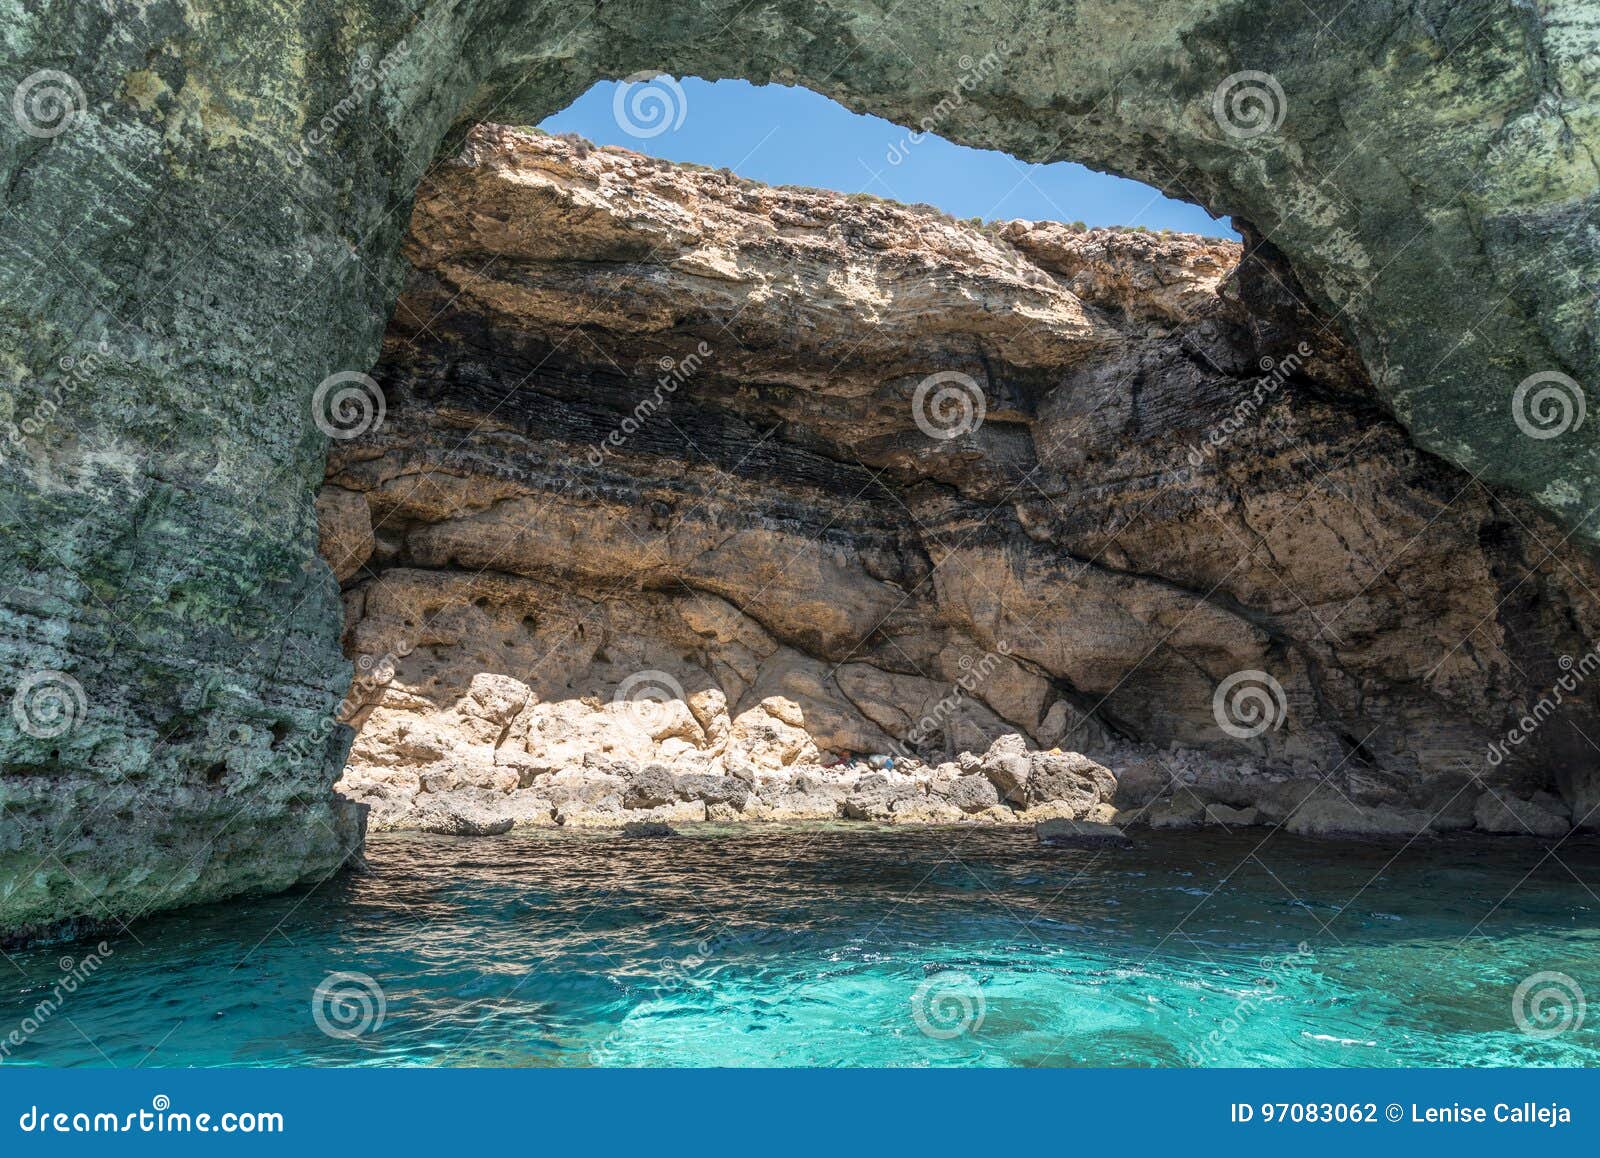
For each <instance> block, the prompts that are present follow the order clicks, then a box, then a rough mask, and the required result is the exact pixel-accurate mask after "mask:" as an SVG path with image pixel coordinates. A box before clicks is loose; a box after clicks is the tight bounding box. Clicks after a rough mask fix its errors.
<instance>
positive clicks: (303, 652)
mask: <svg viewBox="0 0 1600 1158" xmlns="http://www.w3.org/2000/svg"><path fill="white" fill-rule="evenodd" d="M1318 7H1319V8H1326V9H1327V11H1326V12H1319V11H1313V9H1312V8H1311V7H1310V6H1307V5H1278V4H1274V3H1266V2H1264V0H1240V2H1233V3H1219V2H1212V0H1156V2H1153V3H1148V4H1140V5H1123V4H1113V3H1101V2H1092V3H1091V2H1082V3H1076V4H1068V5H1063V6H1060V7H1051V8H1048V9H1037V8H1021V7H1019V8H1013V7H1012V6H1010V5H1008V4H993V5H983V6H976V7H974V6H965V7H960V6H951V5H948V4H940V3H930V4H921V5H900V6H894V7H890V8H887V9H879V8H878V7H876V6H872V5H867V4H856V5H819V4H814V3H802V2H798V0H788V2H779V3H764V4H756V5H751V4H748V3H744V2H741V0H705V2H702V3H697V4H664V3H660V2H647V0H607V2H605V3H598V2H597V3H594V4H593V5H587V4H586V5H582V6H578V7H574V6H571V5H564V4H539V3H527V2H519V0H476V2H473V0H465V2H462V0H443V2H440V0H433V2H429V3H424V4H421V5H418V6H417V7H416V8H415V9H414V10H413V11H411V12H409V13H408V12H403V11H400V10H398V8H397V7H396V6H390V5H386V4H376V3H372V4H367V3H354V2H351V3H342V4H333V3H325V4H318V5H312V6H309V7H307V6H303V5H290V4H287V3H279V2H270V3H266V2H264V3H261V4H258V5H255V6H252V7H250V8H248V9H238V10H234V11H231V12H227V13H223V12H209V13H204V14H201V13H197V12H196V11H194V10H193V9H188V8H185V7H183V6H180V5H176V4H156V5H149V6H144V7H141V8H140V9H139V10H137V11H130V12H123V11H120V10H118V11H113V10H111V9H109V8H107V9H99V8H90V7H86V6H68V7H62V6H53V7H49V8H44V9H28V10H26V11H22V10H19V11H15V12H13V13H12V14H11V16H10V18H9V23H10V28H9V30H8V39H7V46H8V47H7V50H6V56H7V57H8V59H7V60H6V61H5V63H6V68H5V72H4V75H5V78H6V80H7V81H8V82H10V83H11V84H13V85H15V86H17V87H16V88H15V89H14V90H13V95H14V97H16V104H15V110H16V115H15V116H13V118H11V119H10V120H8V121H4V122H0V173H3V174H4V178H5V180H4V184H3V188H4V190H5V218H4V226H3V242H4V244H3V245H0V292H3V295H4V296H3V298H0V354H3V364H4V373H5V375H6V378H7V380H8V381H9V382H10V383H11V384H12V395H11V407H12V411H11V415H10V416H9V417H10V421H11V424H12V425H11V427H10V428H9V429H10V431H11V432H12V434H13V436H12V437H11V439H10V441H9V442H8V443H7V445H6V447H5V448H4V454H5V458H4V463H3V465H0V524H3V525H4V528H5V532H6V536H7V539H8V541H9V542H10V543H11V544H12V548H11V551H10V552H9V553H8V554H7V556H6V558H5V559H4V560H3V561H0V582H3V584H4V596H3V602H4V616H3V619H0V629H3V637H0V638H3V642H0V668H3V669H4V670H5V671H6V673H7V675H8V677H9V678H8V680H7V686H8V687H13V688H16V687H19V686H20V685H21V684H22V682H23V680H24V677H26V676H28V675H30V674H33V673H38V672H51V673H61V674H62V675H64V676H66V677H69V678H70V680H71V681H72V683H73V684H74V685H75V686H76V687H77V688H78V689H80V690H81V698H77V697H74V696H71V695H69V696H68V698H67V701H66V702H67V703H68V705H69V707H72V709H73V710H75V711H77V712H79V713H80V715H81V718H80V719H78V720H77V721H76V722H75V724H74V726H72V727H70V728H69V729H66V730H65V731H63V732H61V733H59V734H56V735H49V736H40V735H38V734H36V733H38V732H40V731H46V732H48V731H51V728H52V727H53V725H50V726H46V727H44V728H42V729H41V728H40V727H38V726H37V725H35V726H34V727H32V728H31V729H24V728H21V727H20V726H19V725H20V718H19V717H17V716H16V714H15V713H14V714H13V718H12V719H10V720H7V721H6V722H5V723H4V724H3V725H0V728H3V730H0V761H3V763H4V767H5V781H4V791H5V794H6V808H7V814H8V826H7V827H8V832H7V834H6V837H5V839H4V841H3V842H0V857H3V858H4V859H3V861H0V867H3V869H4V872H5V873H6V875H8V876H11V877H13V878H15V879H17V880H18V881H20V882H22V885H21V887H20V888H19V889H18V890H17V891H15V892H14V893H12V894H11V895H10V896H9V897H7V899H5V900H4V901H3V902H0V928H5V929H9V930H19V929H25V928H27V927H30V926H40V925H44V924H49V923H53V922H59V921H62V920H70V919H74V918H86V919H109V918H118V919H120V918H124V917H129V916H133V915H137V914H139V913H141V912H144V911H148V910H149V909H152V908H160V907H167V906H170V905H174V904H179V903H187V902H193V901H198V900H204V899H211V898H216V897H221V896H226V895H230V894H233V893H236V892H239V891H243V890H246V889H257V888H273V887H282V886H284V885H287V884H289V883H292V882H293V881H295V880H299V879H305V878H308V877H315V876H317V875H320V874H321V873H324V872H326V871H327V870H328V869H329V868H330V867H331V866H332V865H334V864H336V863H338V861H339V860H341V859H342V858H343V856H344V854H345V853H346V852H347V851H348V849H349V847H350V846H351V844H352V843H353V842H354V841H355V840H356V839H357V833H356V831H355V826H354V822H353V820H352V818H350V817H349V816H346V815H343V814H342V813H341V812H340V811H339V810H338V809H337V808H336V807H335V806H334V805H332V804H330V803H329V802H328V800H327V794H326V786H327V785H328V784H330V783H331V782H332V780H333V778H334V776H335V775H336V774H337V769H338V766H339V765H340V764H341V763H342V759H343V749H344V745H345V744H346V743H347V739H345V738H344V737H343V736H342V734H341V732H340V731H339V730H337V729H332V728H330V727H329V725H328V720H329V719H330V718H331V713H332V710H333V708H334V705H335V704H336V703H337V701H338V699H339V697H340V695H341V694H342V693H343V690H344V688H345V687H346V686H347V683H348V678H349V669H348V665H347V664H345V663H344V661H343V660H342V659H341V658H340V656H339V653H338V649H337V637H338V625H339V614H338V603H337V599H336V596H335V591H334V588H333V585H332V582H331V580H330V578H329V576H328V574H327V572H326V568H325V567H324V566H323V565H322V564H320V562H317V561H316V560H315V556H314V543H315V529H314V525H313V519H312V513H311V496H312V493H313V491H314V488H315V486H316V484H317V482H318V481H319V480H320V477H321V473H322V462H323V456H324V449H325V438H324V436H323V434H322V432H321V431H320V430H319V428H318V427H317V425H316V424H315V423H314V422H313V421H312V412H311V406H310V401H311V397H312V395H313V392H314V391H315V390H316V388H317V387H318V385H319V383H321V382H323V381H324V380H325V379H326V378H327V377H328V376H329V375H332V374H336V373H342V372H353V373H359V372H361V371H363V370H364V369H366V368H367V367H369V366H370V365H371V364H372V362H373V359H374V357H375V355H376V351H377V343H378V339H379V335H380V333H381V331H382V328H383V324H384V321H385V319H386V318H387V315H388V312H389V310H390V308H391V306H392V303H393V300H394V296H395V293H396V290H397V284H398V278H399V276H400V263H399V259H398V256H397V254H398V246H399V241H400V238H401V236H402V234H403V232H404V230H405V227H406V219H407V216H408V210H409V204H410V196H411V192H412V190H413V189H414V187H415V185H416V182H417V180H418V178H419V177H420V175H421V173H422V172H423V171H424V169H425V168H426V167H427V165H428V164H429V163H430V162H431V161H432V160H433V158H435V157H436V156H437V155H438V154H439V150H440V147H441V145H442V144H444V143H445V142H447V141H448V140H450V139H451V138H452V137H454V136H455V135H457V134H459V133H460V132H461V131H462V130H463V129H464V128H465V127H467V126H469V125H470V124H471V123H474V122H476V121H480V120H484V119H490V118H493V119H497V120H502V121H519V120H520V121H535V120H537V119H539V118H540V117H542V116H544V115H546V114H548V113H550V112H552V111H554V110H555V109H557V108H559V107H561V106H562V105H564V104H565V103H567V102H568V101H570V100H571V99H573V98H574V97H575V96H576V95H577V94H578V93H580V92H581V91H582V90H583V89H584V88H586V87H587V86H588V85H589V84H590V83H592V82H593V81H594V80H595V79H598V78H601V77H607V76H612V77H617V76H627V75H630V74H632V73H634V72H636V71H637V70H640V69H646V68H652V69H666V70H668V71H671V72H674V73H679V74H698V75H703V76H707V77H712V78H715V77H733V76H740V77H746V78H748V79H752V80H756V81H779V82H783V83H797V84H805V85H807V86H809V87H813V88H816V89H817V90H818V91H821V92H823V93H825V94H827V95H829V96H832V97H834V98H836V99H838V100H840V101H841V102H842V103H844V104H845V105H847V106H849V107H851V108H854V109H857V110H861V111H871V112H876V113H879V114H881V115H884V116H887V117H889V118H891V119H893V120H897V121H899V122H901V123H904V124H909V125H916V124H919V123H920V122H921V121H922V120H923V118H924V117H929V116H933V115H934V111H937V116H938V121H937V125H936V127H937V130H938V131H939V132H940V133H941V134H942V135H945V136H948V137H951V138H953V139H955V140H959V141H963V142H966V143H971V144H980V145H987V146H992V147H999V148H1004V149H1007V150H1009V151H1011V152H1013V153H1015V154H1016V155H1018V156H1019V157H1023V158H1025V159H1031V160H1050V159H1057V158H1071V159H1074V160H1079V161H1083V162H1085V163H1088V164H1091V165H1095V166H1098V167H1101V168H1105V169H1108V170H1111V171H1114V172H1117V173H1121V174H1123V175H1126V176H1130V177H1135V178H1138V179H1142V180H1145V181H1148V182H1150V183H1152V184H1155V185H1158V186H1160V187H1162V188H1163V189H1165V190H1167V191H1169V192H1171V193H1174V194H1176V195H1180V196H1187V197H1190V198H1192V199H1194V200H1197V201H1199V202H1201V203H1203V204H1205V205H1206V206H1207V207H1208V208H1210V209H1212V210H1213V211H1216V212H1223V213H1232V214H1236V215H1238V216H1240V217H1241V218H1243V219H1244V220H1247V221H1249V222H1251V223H1253V225H1254V226H1255V227H1256V229H1258V230H1260V231H1261V232H1262V234H1264V235H1265V236H1266V237H1268V238H1270V240H1271V243H1272V245H1273V246H1274V247H1275V248H1276V249H1277V250H1279V251H1281V252H1282V253H1283V254H1285V255H1286V256H1287V258H1288V260H1289V262H1290V263H1291V264H1292V266H1293V269H1294V271H1295V273H1296V275H1297V276H1298V279H1299V283H1300V285H1302V286H1303V287H1304V288H1305V290H1306V292H1308V293H1309V295H1310V296H1311V297H1312V299H1313V300H1314V304H1315V305H1316V306H1317V307H1319V308H1320V309H1321V310H1322V311H1323V312H1324V314H1325V315H1326V316H1328V317H1329V318H1330V319H1332V320H1333V323H1334V324H1336V325H1338V326H1339V327H1341V328H1343V329H1344V330H1346V332H1347V333H1348V334H1349V335H1350V336H1351V338H1352V339H1353V340H1354V342H1355V344H1356V346H1357V348H1358V349H1359V350H1360V353H1361V355H1362V357H1363V359H1364V360H1365V362H1366V365H1367V367H1368V369H1369V370H1370V371H1371V375H1372V378H1373V380H1374V381H1375V383H1376V384H1377V386H1378V388H1379V390H1380V392H1381V394H1382V396H1383V398H1384V399H1385V400H1386V402H1387V404H1388V405H1389V407H1390V408H1392V410H1393V412H1394V414H1395V415H1396V417H1397V418H1398V419H1399V420H1400V422H1401V423H1402V424H1404V425H1405V426H1406V427H1407V429H1408V430H1409V431H1410V432H1411V434H1412V436H1413V438H1414V439H1415V440H1416V442H1417V443H1418V444H1419V445H1420V446H1422V447H1424V448H1426V449H1428V450H1432V451H1434V452H1436V453H1438V454H1440V455H1442V456H1443V457H1445V458H1447V459H1449V460H1450V461H1452V462H1455V463H1457V464H1458V465H1460V466H1462V467H1463V468H1465V469H1467V470H1468V471H1470V472H1472V473H1473V474H1474V475H1475V476H1477V477H1479V478H1481V479H1483V480H1486V481H1492V482H1497V483H1500V484H1503V485H1505V486H1508V487H1511V488H1513V489H1515V490H1518V491H1520V492H1522V493H1524V494H1526V495H1529V496H1531V497H1532V498H1533V499H1534V500H1535V501H1537V502H1539V503H1541V504H1543V505H1544V506H1545V507H1546V508H1547V509H1548V510H1550V511H1551V512H1553V513H1554V514H1555V515H1556V516H1557V517H1558V518H1560V519H1562V520H1564V521H1565V524H1566V528H1567V533H1568V534H1569V535H1571V536H1572V537H1574V538H1576V539H1578V540H1580V541H1585V542H1589V543H1592V542H1593V539H1594V537H1595V536H1594V532H1593V526H1594V524H1593V523H1592V522H1590V521H1589V520H1588V519H1587V514H1588V512H1589V510H1590V508H1591V507H1593V506H1594V504H1595V503H1596V502H1597V501H1600V479H1597V474H1596V471H1595V455H1596V445H1597V444H1596V441H1595V429H1596V426H1597V424H1596V423H1594V422H1590V423H1585V424H1583V425H1580V426H1577V427H1576V428H1575V429H1570V430H1568V431H1567V432H1566V433H1564V434H1562V435H1561V436H1560V437H1558V438H1549V439H1539V438H1530V437H1527V436H1525V435H1523V434H1522V433H1521V432H1520V431H1519V429H1518V427H1517V426H1516V425H1515V424H1514V423H1513V422H1512V421H1511V414H1510V410H1509V399H1510V397H1511V393H1512V391H1513V390H1514V389H1515V387H1516V386H1517V384H1518V383H1519V382H1521V381H1522V380H1524V379H1525V378H1526V377H1528V376H1529V375H1531V374H1535V373H1557V374H1562V375H1565V376H1568V377H1570V378H1571V379H1573V380H1576V382H1578V383H1583V384H1592V383H1594V382H1595V381H1596V380H1597V379H1600V361H1597V359H1600V353H1597V347H1596V343H1595V324H1596V321H1595V319H1596V313H1595V296H1594V287H1595V284H1596V280H1597V277H1600V245H1597V243H1596V240H1595V234H1594V226H1593V222H1594V213H1595V208H1596V204H1597V200H1600V192H1597V188H1600V180H1597V169H1596V159H1595V152H1594V143H1595V137H1596V135H1597V133H1596V128H1595V114H1596V99H1595V96H1596V83H1597V80H1596V78H1597V73H1596V71H1595V65H1594V60H1595V59H1596V53H1595V51H1594V49H1595V42H1596V37H1597V33H1596V31H1595V29H1594V27H1593V25H1592V21H1590V20H1589V19H1588V18H1587V17H1586V14H1585V10H1584V5H1582V4H1581V3H1578V2H1576V0H1565V2H1557V3H1552V4H1547V5H1545V6H1543V7H1542V8H1535V7H1531V6H1525V5H1516V4H1511V3H1504V2H1500V0H1473V2H1469V3H1455V4H1449V5H1438V6H1434V7H1429V6H1423V7H1420V8H1419V7H1417V6H1415V5H1411V4H1402V3H1398V2H1383V0H1371V2H1369V0H1356V2H1355V3H1352V4H1350V5H1347V6H1344V7H1343V8H1342V9H1341V8H1340V6H1339V5H1337V4H1334V5H1326V6H1318ZM997 51H998V52H1001V53H1002V55H1003V63H1002V66H1001V67H1000V68H997V69H994V70H990V71H989V72H988V73H987V74H986V75H985V76H984V77H983V78H982V80H981V82H979V83H976V84H973V85H972V86H970V87H968V86H966V85H964V84H963V80H962V78H963V76H964V75H966V74H967V73H969V72H970V70H971V63H970V62H971V61H975V60H982V59H984V58H985V57H986V56H988V55H990V54H992V53H995V52H997ZM964 62H968V63H964ZM1242 72H1253V73H1261V74H1266V75H1268V76H1270V77H1271V78H1272V79H1273V81H1274V82H1275V84H1276V86H1277V88H1279V89H1281V91H1282V94H1283V98H1282V99H1283V102H1284V105H1283V106H1282V111H1283V116H1282V119H1281V122H1279V123H1278V124H1277V127H1276V128H1275V129H1273V130H1272V131H1270V132H1267V133H1264V134H1261V135H1257V136H1249V137H1242V136H1240V135H1238V134H1230V133H1229V132H1227V131H1225V130H1224V128H1223V126H1222V125H1221V124H1220V123H1219V120H1218V118H1217V117H1216V116H1215V115H1214V112H1213V98H1214V95H1215V94H1216V92H1217V90H1218V87H1219V85H1221V84H1223V83H1224V82H1225V81H1226V80H1227V79H1228V78H1230V77H1234V76H1235V75H1236V74H1239V73H1242ZM63 78H65V79H63ZM956 93H959V95H960V98H961V99H960V100H959V101H956V100H953V99H952V96H953V94H956ZM1271 95H1274V94H1272V93H1271V92H1270V86H1269V96H1271ZM51 96H58V97H59V98H60V100H61V102H64V103H57V104H51V103H50V102H49V101H48V100H46V99H45V98H48V97H51ZM29 102H31V103H29ZM63 110H66V111H67V112H68V115H66V116H65V117H63V116H62V115H61V113H62V111H63ZM1277 111H1278V110H1276V109H1275V110H1271V111H1270V112H1269V119H1270V120H1274V121H1276V120H1277ZM1580 389H1581V388H1580ZM69 691H70V688H69ZM54 718H55V717H51V719H52V720H54ZM218 786H221V790H220V791H219V790H218ZM13 818H14V819H15V820H16V822H17V823H15V824H11V823H9V822H10V820H12V819H13Z"/></svg>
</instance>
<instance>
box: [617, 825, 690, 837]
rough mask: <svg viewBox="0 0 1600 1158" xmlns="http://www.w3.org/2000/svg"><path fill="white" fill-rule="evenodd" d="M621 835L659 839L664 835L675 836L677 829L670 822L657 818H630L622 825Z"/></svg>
mask: <svg viewBox="0 0 1600 1158" xmlns="http://www.w3.org/2000/svg"><path fill="white" fill-rule="evenodd" d="M622 835H623V836H626V837H630V838H640V839H651V840H654V839H659V838H661V837H665V836H677V835H679V834H678V830H677V829H675V828H673V827H672V825H670V824H662V823H661V822H660V821H657V820H630V821H629V822H628V823H627V824H624V825H623V826H622Z"/></svg>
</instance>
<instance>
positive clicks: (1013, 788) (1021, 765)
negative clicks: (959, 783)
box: [980, 733, 1032, 804]
mask: <svg viewBox="0 0 1600 1158" xmlns="http://www.w3.org/2000/svg"><path fill="white" fill-rule="evenodd" d="M980 767H981V768H982V769H983V774H984V775H985V776H987V777H988V778H989V782H990V783H991V784H993V785H994V786H995V789H996V790H997V791H998V792H999V793H1000V798H1001V799H1002V800H1010V801H1012V802H1014V803H1017V804H1022V803H1024V802H1025V801H1026V798H1027V797H1026V792H1027V784H1028V774H1029V771H1030V769H1031V767H1032V762H1031V761H1030V760H1029V759H1028V748H1027V745H1026V744H1025V743H1024V742H1023V739H1022V737H1021V736H1018V735H1016V734H1015V733H1012V734H1011V735H1007V736H1001V737H1000V738H999V739H998V740H996V741H995V742H994V743H993V744H990V745H989V750H988V751H987V752H985V753H984V754H983V757H982V763H981V765H980Z"/></svg>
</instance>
